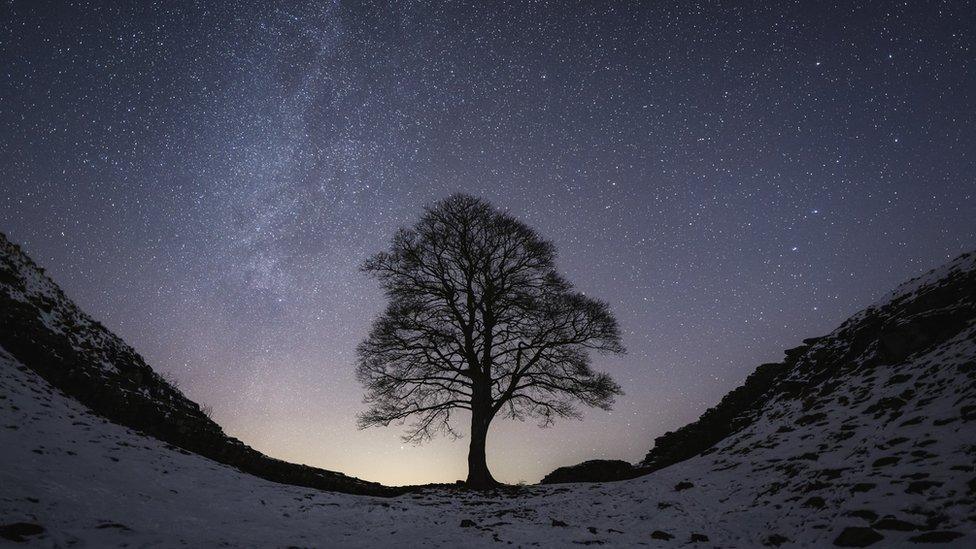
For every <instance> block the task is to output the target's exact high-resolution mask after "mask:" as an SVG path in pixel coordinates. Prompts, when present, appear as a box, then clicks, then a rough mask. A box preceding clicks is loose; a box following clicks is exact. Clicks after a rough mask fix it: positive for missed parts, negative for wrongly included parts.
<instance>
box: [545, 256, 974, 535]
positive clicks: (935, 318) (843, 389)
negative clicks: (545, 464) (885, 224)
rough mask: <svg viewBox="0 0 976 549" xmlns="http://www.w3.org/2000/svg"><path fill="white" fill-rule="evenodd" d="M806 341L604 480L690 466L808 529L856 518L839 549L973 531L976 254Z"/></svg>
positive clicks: (577, 470) (602, 471)
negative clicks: (724, 479) (797, 516)
mask: <svg viewBox="0 0 976 549" xmlns="http://www.w3.org/2000/svg"><path fill="white" fill-rule="evenodd" d="M804 343H805V344H804V345H803V346H802V347H798V348H796V349H791V350H790V351H787V353H786V360H784V361H783V362H782V363H776V364H764V365H762V366H760V367H759V368H758V369H757V370H756V371H755V372H754V373H753V374H752V375H751V376H749V378H747V380H746V382H745V383H744V384H743V386H741V387H739V388H738V389H736V390H734V391H732V392H731V393H729V394H728V395H726V397H725V398H723V399H722V401H721V402H720V403H719V404H718V405H717V406H715V407H714V408H712V409H710V410H708V411H707V412H706V413H705V414H703V415H702V417H701V418H700V419H699V420H698V421H696V422H694V423H692V424H690V425H687V426H685V427H683V428H681V429H678V430H677V431H674V432H671V433H667V434H665V435H663V436H661V437H659V438H658V439H657V440H656V441H655V445H654V447H653V448H652V449H651V451H650V452H649V453H648V454H647V456H646V457H645V458H644V460H643V461H642V462H641V463H639V464H637V465H636V466H633V467H632V468H630V469H627V468H626V467H623V466H621V465H620V463H619V462H608V463H609V464H610V465H609V466H608V467H611V468H612V470H613V473H612V474H614V475H616V478H618V479H623V478H632V477H634V476H639V475H645V474H648V473H651V472H653V471H656V470H658V469H661V468H664V467H668V466H674V464H676V463H682V462H685V460H689V459H690V458H694V459H691V461H692V462H694V463H695V464H696V465H695V466H696V468H701V466H702V465H703V464H704V465H705V470H710V471H711V472H712V473H713V474H714V476H715V477H718V476H720V475H719V473H723V474H724V473H725V472H729V473H734V474H733V475H732V476H731V477H730V478H729V484H728V486H727V487H726V488H725V489H726V490H728V491H741V490H744V491H745V492H747V493H750V494H751V495H752V500H751V502H750V506H751V507H752V508H753V509H757V508H761V507H767V506H771V507H774V508H775V507H779V506H783V505H784V501H785V502H789V503H790V504H791V507H793V508H794V509H796V511H795V512H798V513H803V514H806V515H809V516H810V517H811V518H810V520H811V521H812V522H814V523H816V522H817V520H816V519H817V518H820V517H822V518H827V517H830V516H837V515H838V514H840V515H841V516H844V517H853V518H855V519H859V520H860V521H861V522H862V523H863V524H857V525H852V526H851V527H850V529H849V531H847V533H846V535H845V536H838V539H839V544H841V545H845V544H853V545H857V544H862V543H864V544H867V543H869V542H873V541H879V540H882V539H886V536H887V537H896V538H897V539H900V540H901V541H906V540H907V541H910V540H916V541H925V540H928V541H940V540H941V541H951V540H954V539H957V538H961V537H962V536H964V535H965V533H966V532H968V533H972V532H973V530H974V527H976V469H974V463H976V253H969V254H965V255H962V256H960V257H958V258H956V259H955V260H954V261H952V262H950V263H949V264H947V265H945V266H943V267H941V268H939V269H935V270H933V271H931V272H929V273H927V274H925V275H923V276H921V277H919V278H916V279H914V280H912V281H909V282H908V283H906V284H903V285H902V286H900V287H899V288H897V289H896V290H894V291H893V292H891V293H890V294H888V295H887V296H885V297H884V298H883V299H881V300H879V301H878V302H877V303H876V304H874V305H872V306H871V307H868V308H867V309H865V310H864V311H861V312H860V313H858V314H856V315H854V316H853V317H851V318H850V319H848V320H847V321H846V322H844V323H843V324H842V325H841V326H840V327H838V328H837V329H836V330H834V331H833V332H832V333H830V334H829V335H827V336H824V337H821V338H816V339H810V340H806V341H805V342H804ZM696 456H697V457H696ZM594 470H595V469H594V464H593V462H588V463H587V464H581V465H580V466H575V467H567V468H563V469H561V470H557V471H554V472H553V473H552V474H550V475H549V476H548V477H547V480H546V482H573V481H580V480H606V479H607V478H606V477H607V475H608V474H610V473H608V469H607V468H606V467H602V468H597V471H598V472H596V473H595V472H594ZM594 475H599V476H601V478H593V476H594ZM710 480H712V481H714V478H712V479H710ZM690 484H693V483H690ZM813 527H817V526H813ZM821 527H822V528H824V529H828V528H829V522H827V521H824V522H823V525H822V526H821ZM950 528H951V529H952V530H951V531H948V530H949V529H950ZM777 535H780V534H777ZM782 535H784V536H785V535H786V533H785V532H784V533H783V534H782Z"/></svg>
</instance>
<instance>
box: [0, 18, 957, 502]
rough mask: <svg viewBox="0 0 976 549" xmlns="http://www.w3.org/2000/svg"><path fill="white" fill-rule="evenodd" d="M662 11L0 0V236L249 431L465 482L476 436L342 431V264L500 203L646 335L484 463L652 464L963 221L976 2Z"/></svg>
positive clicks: (951, 242) (357, 314)
mask: <svg viewBox="0 0 976 549" xmlns="http://www.w3.org/2000/svg"><path fill="white" fill-rule="evenodd" d="M644 4H646V5H644V6H640V5H637V4H636V3H635V4H627V6H626V7H617V8H612V7H609V6H603V7H597V6H596V3H593V4H592V5H591V4H589V3H584V6H585V7H581V6H577V5H570V4H566V5H563V4H560V3H528V4H514V3H512V4H504V5H503V4H496V3H490V7H485V6H481V5H480V3H473V4H471V5H462V4H453V5H450V6H444V5H429V4H425V3H417V4H413V3H410V4H406V3H399V4H397V5H395V6H383V5H379V4H369V5H368V6H365V7H364V6H362V5H361V3H358V2H350V3H325V2H307V3H304V4H299V3H295V2H283V3H281V4H280V5H273V4H272V3H270V2H234V3H232V2H220V3H218V2H209V1H206V2H198V3H188V2H187V3H176V2H171V3H170V2H167V3H162V4H155V3H143V2H118V3H109V2H95V3H91V4H89V3H84V2H51V3H44V2H35V1H16V0H15V1H12V2H6V3H4V4H3V5H2V7H0V67H2V71H0V137H2V142H0V185H2V195H0V230H3V231H4V232H6V233H7V234H8V235H9V237H10V238H11V239H12V240H14V241H15V242H19V243H20V244H22V245H23V246H24V247H25V249H26V250H27V251H28V252H29V253H31V254H32V255H33V256H34V258H35V259H36V260H37V261H38V262H39V263H40V264H42V265H43V266H45V267H46V268H47V269H48V271H49V273H50V274H51V275H52V276H53V277H54V279H55V280H56V281H57V282H58V283H60V284H61V285H62V286H63V287H64V289H65V290H66V291H67V293H68V295H69V296H71V297H72V298H74V299H76V300H77V301H78V303H79V304H80V305H81V306H82V307H83V308H84V309H86V310H87V311H88V312H90V313H91V314H93V315H94V316H95V317H96V318H98V319H100V320H102V321H103V322H104V323H105V324H106V325H107V326H108V327H110V328H111V329H113V330H115V331H117V332H118V333H119V334H120V335H121V336H123V337H124V338H125V339H126V341H128V342H129V343H131V344H132V345H133V346H135V347H136V349H137V350H139V351H140V352H141V353H142V354H144V356H145V357H146V358H147V360H148V362H149V363H150V364H152V365H153V366H154V367H155V368H157V369H158V370H161V371H163V372H167V373H169V374H171V375H172V376H174V377H175V378H176V379H177V380H178V381H179V383H180V385H181V386H182V388H183V390H184V391H185V392H186V393H187V394H188V395H189V396H190V397H191V398H193V399H195V400H197V401H199V402H202V403H206V404H209V405H211V406H212V407H213V409H214V413H215V418H216V419H217V420H218V421H219V422H220V423H221V424H222V425H223V426H224V427H225V428H226V430H227V431H228V432H229V433H230V434H232V435H234V436H238V437H239V438H241V439H242V440H244V441H245V442H247V443H249V444H252V445H254V446H255V447H256V448H258V449H260V450H262V451H265V452H268V453H270V454H271V455H274V456H277V457H281V458H284V459H288V460H294V461H300V462H304V463H309V464H313V465H316V466H321V467H325V468H328V469H334V470H340V471H343V472H346V473H348V474H351V475H356V476H360V477H363V478H367V479H370V480H377V481H381V482H386V483H394V484H402V483H416V482H430V481H453V480H455V479H457V478H462V477H463V476H464V470H465V466H466V462H465V460H464V455H465V452H466V446H465V442H464V441H458V442H451V441H449V440H437V441H434V442H433V443H430V444H428V445H425V446H420V447H414V446H410V445H403V444H402V443H401V442H400V440H399V435H400V434H401V433H400V431H399V430H398V429H396V428H394V427H391V428H388V429H372V430H368V431H357V430H356V427H355V419H354V416H355V413H356V412H357V411H360V410H362V409H363V405H362V403H361V396H362V389H361V387H359V386H358V385H357V383H356V381H355V379H354V377H353V363H354V349H355V346H356V344H357V342H358V341H359V340H361V339H362V337H363V336H364V335H365V331H366V329H367V327H368V324H369V321H370V320H371V318H372V317H374V316H375V315H376V314H377V313H378V312H379V311H380V309H381V307H382V306H383V300H382V296H381V295H380V292H379V290H378V288H377V287H376V285H375V284H374V283H372V282H371V281H369V280H367V279H366V278H365V277H364V276H362V275H361V274H360V273H359V272H358V271H357V267H358V265H359V264H360V263H361V262H362V261H363V259H365V258H366V257H367V256H369V255H370V254H371V253H374V252H376V251H379V250H381V249H383V248H384V246H386V245H387V243H388V241H389V238H390V237H391V235H392V233H393V231H394V230H395V229H396V228H397V227H399V226H402V225H404V224H408V223H410V222H411V221H413V220H415V219H417V217H418V216H419V212H420V210H421V208H422V206H423V205H424V204H425V203H428V202H431V201H433V200H436V199H439V198H442V197H444V196H446V195H447V194H450V193H451V192H455V191H464V192H468V193H472V194H475V195H478V196H482V197H485V198H487V199H488V200H490V201H492V202H493V203H495V204H496V205H497V206H499V207H501V208H506V209H508V210H510V211H511V212H513V213H514V214H515V215H517V216H518V217H520V218H521V219H523V220H524V221H526V222H528V223H529V224H531V225H532V226H534V227H536V228H537V229H538V230H539V231H540V232H542V233H543V234H544V235H546V236H547V237H549V238H551V239H552V240H554V241H555V243H556V245H557V247H558V249H559V251H560V260H559V264H560V266H561V268H562V269H563V271H564V272H565V273H566V275H567V276H568V277H569V278H570V279H571V280H573V281H574V282H575V283H576V284H577V285H578V286H579V287H580V288H581V289H583V290H584V291H586V292H587V293H589V294H592V295H596V296H597V297H601V298H603V299H606V300H607V301H609V302H610V304H611V305H612V307H613V309H614V311H615V312H616V313H617V315H618V317H619V319H620V321H621V325H622V328H623V330H624V333H625V344H626V345H627V347H628V348H629V350H630V353H629V354H628V355H627V356H625V357H623V358H613V359H600V360H599V361H598V366H599V367H600V368H602V369H605V370H606V371H609V372H611V373H612V374H613V375H614V376H615V378H616V379H617V380H618V381H619V382H620V384H621V385H622V386H623V388H624V390H625V392H626V395H625V396H624V397H622V398H621V399H619V401H618V403H617V406H616V408H615V410H614V411H613V412H611V413H605V412H590V413H588V414H587V415H586V417H585V419H584V420H583V421H582V422H575V421H567V422H563V423H561V424H559V425H557V426H556V427H554V428H551V429H547V430H539V429H537V428H536V426H535V425H534V424H532V423H528V424H517V423H516V424H512V423H498V424H497V425H496V426H494V427H493V431H492V433H491V436H490V439H489V463H490V465H491V466H492V468H493V470H494V472H495V476H496V477H497V478H499V479H500V480H504V481H509V482H515V481H518V480H527V481H535V480H538V479H539V478H540V477H541V476H542V475H543V474H545V473H546V472H548V471H549V470H551V469H552V468H554V467H556V466H559V465H566V464H570V463H575V462H578V461H581V460H583V459H590V458H622V459H627V460H636V459H638V458H640V457H641V456H642V455H643V454H644V452H646V451H647V449H648V448H649V447H650V445H651V443H652V440H653V438H654V436H656V435H659V434H661V433H663V432H665V431H666V430H669V429H673V428H675V427H677V426H680V425H682V424H684V423H686V422H688V421H690V420H693V419H694V418H696V417H697V416H698V414H700V413H701V412H702V411H703V410H704V409H705V408H707V407H708V406H709V405H711V404H714V403H715V402H717V400H718V399H719V398H720V397H721V395H722V394H724V393H725V392H726V391H728V390H729V389H731V388H733V387H734V386H736V385H737V384H738V383H740V382H741V381H742V380H743V379H744V377H745V376H746V375H747V374H748V373H749V372H751V371H752V369H753V368H755V366H756V365H758V364H759V363H761V362H765V361H773V360H777V359H778V358H779V356H780V352H781V350H782V349H784V348H788V347H791V346H794V345H797V344H799V342H800V340H801V339H802V338H805V337H811V336H817V335H821V334H823V333H824V332H826V331H828V330H830V329H831V328H833V327H834V326H836V325H837V324H838V323H839V322H840V321H842V320H843V319H844V318H845V317H846V316H848V315H849V314H850V313H853V312H854V311H856V310H858V309H859V308H861V307H863V306H866V305H868V304H869V303H871V302H872V301H873V299H875V298H876V297H878V296H879V295H881V294H882V293H884V292H885V291H886V290H888V289H889V288H891V287H892V286H894V285H895V284H897V283H899V282H901V281H902V280H904V279H906V278H909V277H911V276H914V275H916V274H919V273H920V272H922V271H924V270H925V269H927V268H930V267H934V266H936V265H938V264H939V263H941V262H943V261H945V260H947V259H949V258H951V257H953V256H954V255H956V254H958V253H961V252H963V251H967V250H969V249H972V248H974V247H976V222H974V219H976V203H974V200H976V175H974V174H976V153H974V151H976V129H974V128H976V114H974V113H976V62H974V60H976V47H974V46H976V37H974V30H973V29H974V28H976V8H974V6H973V4H971V3H968V2H947V3H936V2H930V3H918V5H912V6H905V5H894V4H893V3H885V2H874V3H863V4H862V3H859V2H837V3H808V2H767V3H748V2H742V3H740V2H731V3H730V2H723V3H714V2H706V3H691V2H646V3H644Z"/></svg>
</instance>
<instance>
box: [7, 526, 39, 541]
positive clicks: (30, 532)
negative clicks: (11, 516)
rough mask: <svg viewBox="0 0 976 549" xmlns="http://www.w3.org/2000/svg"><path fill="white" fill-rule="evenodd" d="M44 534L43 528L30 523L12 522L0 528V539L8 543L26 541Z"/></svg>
mask: <svg viewBox="0 0 976 549" xmlns="http://www.w3.org/2000/svg"><path fill="white" fill-rule="evenodd" d="M43 533H44V527H43V526H41V525H40V524H33V523H30V522H12V523H10V524H4V525H3V526H0V538H3V539H6V540H10V541H18V542H19V541H27V538H29V537H31V536H37V535H40V534H43Z"/></svg>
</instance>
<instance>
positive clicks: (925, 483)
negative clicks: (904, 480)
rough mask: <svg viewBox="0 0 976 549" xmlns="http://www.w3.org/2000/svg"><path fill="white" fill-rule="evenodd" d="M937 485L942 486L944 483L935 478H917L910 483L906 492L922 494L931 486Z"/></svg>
mask: <svg viewBox="0 0 976 549" xmlns="http://www.w3.org/2000/svg"><path fill="white" fill-rule="evenodd" d="M936 486H942V483H941V482H938V481H935V480H916V481H914V482H910V483H909V484H908V488H905V492H907V493H909V494H921V493H922V492H924V491H926V490H928V489H929V488H935V487H936Z"/></svg>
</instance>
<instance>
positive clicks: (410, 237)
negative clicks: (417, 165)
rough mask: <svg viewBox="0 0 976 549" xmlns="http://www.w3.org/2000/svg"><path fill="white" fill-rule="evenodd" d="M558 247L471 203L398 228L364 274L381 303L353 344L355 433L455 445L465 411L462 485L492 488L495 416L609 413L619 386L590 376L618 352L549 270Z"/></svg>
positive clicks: (597, 310) (459, 197) (547, 418)
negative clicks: (489, 458) (600, 355)
mask: <svg viewBox="0 0 976 549" xmlns="http://www.w3.org/2000/svg"><path fill="white" fill-rule="evenodd" d="M554 259H555V249H554V247H553V245H552V243H551V242H548V241H546V240H544V239H542V238H541V237H540V236H539V235H538V234H537V233H536V232H535V231H534V230H532V229H531V228H529V227H528V226H526V225H525V224H523V223H522V222H520V221H518V220H517V219H515V218H514V217H512V216H511V215H509V214H507V213H504V212H501V211H498V210H495V209H494V208H492V206H491V205H490V204H489V203H487V202H485V201H483V200H480V199H478V198H474V197H471V196H467V195H463V194H456V195H453V196H451V197H449V198H447V199H444V200H442V201H440V202H437V203H436V204H434V205H432V206H429V207H428V208H427V209H426V211H425V213H424V215H423V217H422V218H421V220H420V221H419V222H418V223H417V224H416V225H415V226H414V227H412V228H410V229H401V230H400V231H399V232H397V234H396V235H395V236H394V238H393V244H392V248H391V249H390V251H387V252H382V253H379V254H377V255H375V256H373V257H372V258H370V259H369V260H368V261H366V263H365V264H364V265H363V267H362V270H363V271H364V272H366V273H368V274H369V275H371V276H373V277H374V278H376V279H377V280H378V281H379V282H380V284H381V285H382V287H383V289H384V290H385V292H386V296H387V298H388V299H389V304H388V306H387V308H386V310H385V312H384V313H383V314H382V316H380V317H379V318H378V319H377V320H376V321H375V322H374V324H373V326H372V330H371V331H370V333H369V336H368V337H367V338H366V340H365V341H363V342H362V343H361V344H360V345H359V349H358V352H359V363H358V367H357V372H356V374H357V378H358V379H359V381H360V382H361V383H363V385H364V386H365V387H366V396H365V402H366V403H367V404H369V405H370V407H369V409H368V410H367V411H366V412H364V413H362V414H360V416H359V426H360V428H366V427H369V426H374V425H383V426H386V425H389V424H390V423H394V422H395V423H398V424H403V423H405V422H406V420H407V419H408V418H410V419H411V420H412V421H413V423H412V424H411V425H410V428H409V430H408V432H407V434H406V435H405V436H404V439H405V440H408V441H413V442H422V441H424V440H426V439H429V438H430V437H431V436H433V435H434V434H435V433H436V432H438V431H441V432H446V433H448V434H450V435H452V436H455V437H457V436H458V433H457V431H455V428H454V426H453V425H452V422H451V420H452V419H453V414H455V411H456V410H468V411H469V412H470V413H471V430H470V436H471V442H470V449H469V453H468V478H467V483H468V485H469V486H472V487H476V488H483V487H488V486H492V485H494V484H496V482H495V480H494V479H493V478H492V476H491V473H490V472H489V471H488V466H487V463H486V460H485V440H486V437H487V434H488V427H489V425H490V423H491V421H492V419H494V418H495V417H496V416H498V415H499V414H501V415H502V416H503V417H509V418H513V419H518V420H523V419H525V418H528V417H535V418H539V419H540V423H541V425H542V426H548V425H550V424H551V423H552V422H553V420H554V419H555V418H557V417H579V411H578V410H577V408H576V406H575V404H576V403H579V402H581V403H583V404H585V405H588V406H595V407H598V408H602V409H610V406H611V405H612V404H613V399H614V397H615V396H616V395H618V394H621V390H620V387H619V386H618V385H617V384H616V383H615V382H614V381H613V380H612V379H611V378H610V376H608V375H607V374H604V373H599V372H595V371H593V370H592V369H591V367H590V361H589V351H591V350H595V351H599V352H605V353H623V352H624V348H623V346H622V345H621V341H620V332H619V329H618V327H617V322H616V319H615V318H614V317H613V314H612V313H611V312H610V309H609V307H608V306H607V304H606V303H604V302H602V301H598V300H595V299H592V298H590V297H587V296H585V295H583V294H582V293H579V292H577V291H575V290H574V289H573V286H572V285H571V284H570V283H569V282H568V281H566V280H565V279H564V278H563V277H562V276H560V275H559V274H558V273H557V272H556V268H555V261H554Z"/></svg>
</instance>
